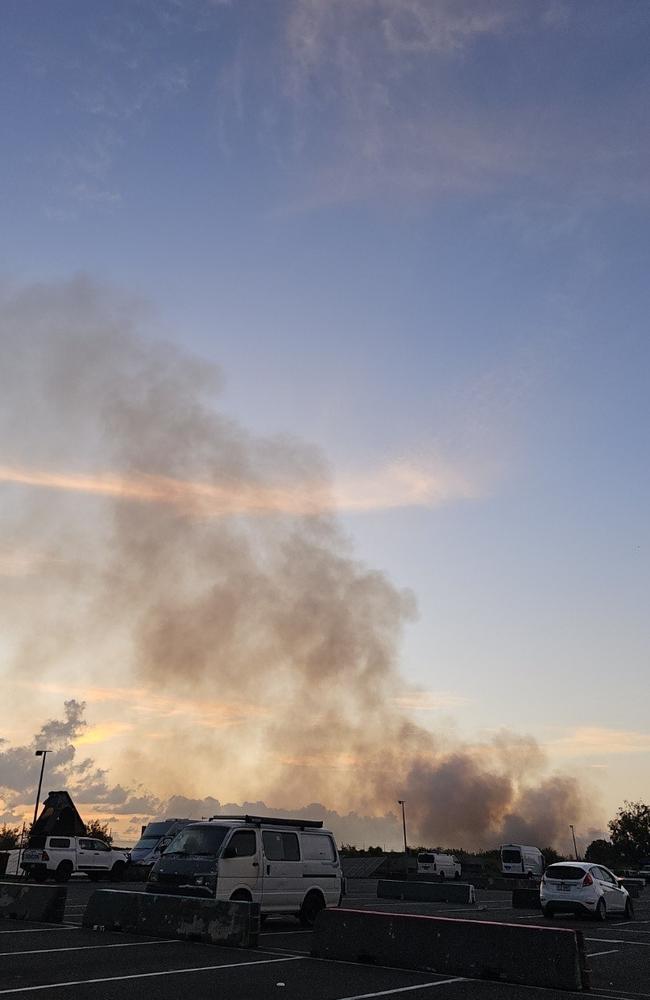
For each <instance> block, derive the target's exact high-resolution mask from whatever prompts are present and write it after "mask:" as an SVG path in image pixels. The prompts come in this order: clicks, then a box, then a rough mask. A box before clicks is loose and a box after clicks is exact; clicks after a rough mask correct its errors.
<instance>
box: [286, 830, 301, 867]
mask: <svg viewBox="0 0 650 1000" xmlns="http://www.w3.org/2000/svg"><path fill="white" fill-rule="evenodd" d="M282 850H283V854H284V860H285V861H300V847H299V846H298V836H297V834H295V833H283V834H282Z"/></svg>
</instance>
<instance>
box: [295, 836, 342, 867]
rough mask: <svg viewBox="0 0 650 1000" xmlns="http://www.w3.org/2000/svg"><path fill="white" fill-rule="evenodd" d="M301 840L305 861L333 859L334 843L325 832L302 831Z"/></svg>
mask: <svg viewBox="0 0 650 1000" xmlns="http://www.w3.org/2000/svg"><path fill="white" fill-rule="evenodd" d="M301 840H302V856H303V859H304V860H305V861H334V859H335V854H334V844H333V843H332V838H331V837H328V836H327V834H324V833H304V834H303V835H302V837H301Z"/></svg>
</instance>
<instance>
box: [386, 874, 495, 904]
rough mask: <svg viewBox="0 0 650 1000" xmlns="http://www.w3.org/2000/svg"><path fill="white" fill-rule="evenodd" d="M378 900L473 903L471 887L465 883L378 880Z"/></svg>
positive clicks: (472, 887) (474, 898)
mask: <svg viewBox="0 0 650 1000" xmlns="http://www.w3.org/2000/svg"><path fill="white" fill-rule="evenodd" d="M377 898H378V899H403V900H411V901H413V902H434V903H475V902H476V893H475V891H474V886H473V885H467V884H466V883H465V882H393V881H392V880H389V879H380V880H379V882H378V883H377Z"/></svg>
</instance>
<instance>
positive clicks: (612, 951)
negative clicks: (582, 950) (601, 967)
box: [587, 948, 619, 958]
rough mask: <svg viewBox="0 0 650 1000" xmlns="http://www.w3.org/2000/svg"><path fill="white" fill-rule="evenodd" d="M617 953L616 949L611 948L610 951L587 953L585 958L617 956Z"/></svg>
mask: <svg viewBox="0 0 650 1000" xmlns="http://www.w3.org/2000/svg"><path fill="white" fill-rule="evenodd" d="M618 952H619V949H618V948H612V950H611V951H588V952H587V958H598V957H599V955H618Z"/></svg>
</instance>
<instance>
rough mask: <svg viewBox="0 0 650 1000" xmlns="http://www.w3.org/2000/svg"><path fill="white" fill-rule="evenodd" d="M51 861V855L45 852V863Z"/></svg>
mask: <svg viewBox="0 0 650 1000" xmlns="http://www.w3.org/2000/svg"><path fill="white" fill-rule="evenodd" d="M49 860H50V855H49V854H48V853H47V851H43V861H49Z"/></svg>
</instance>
